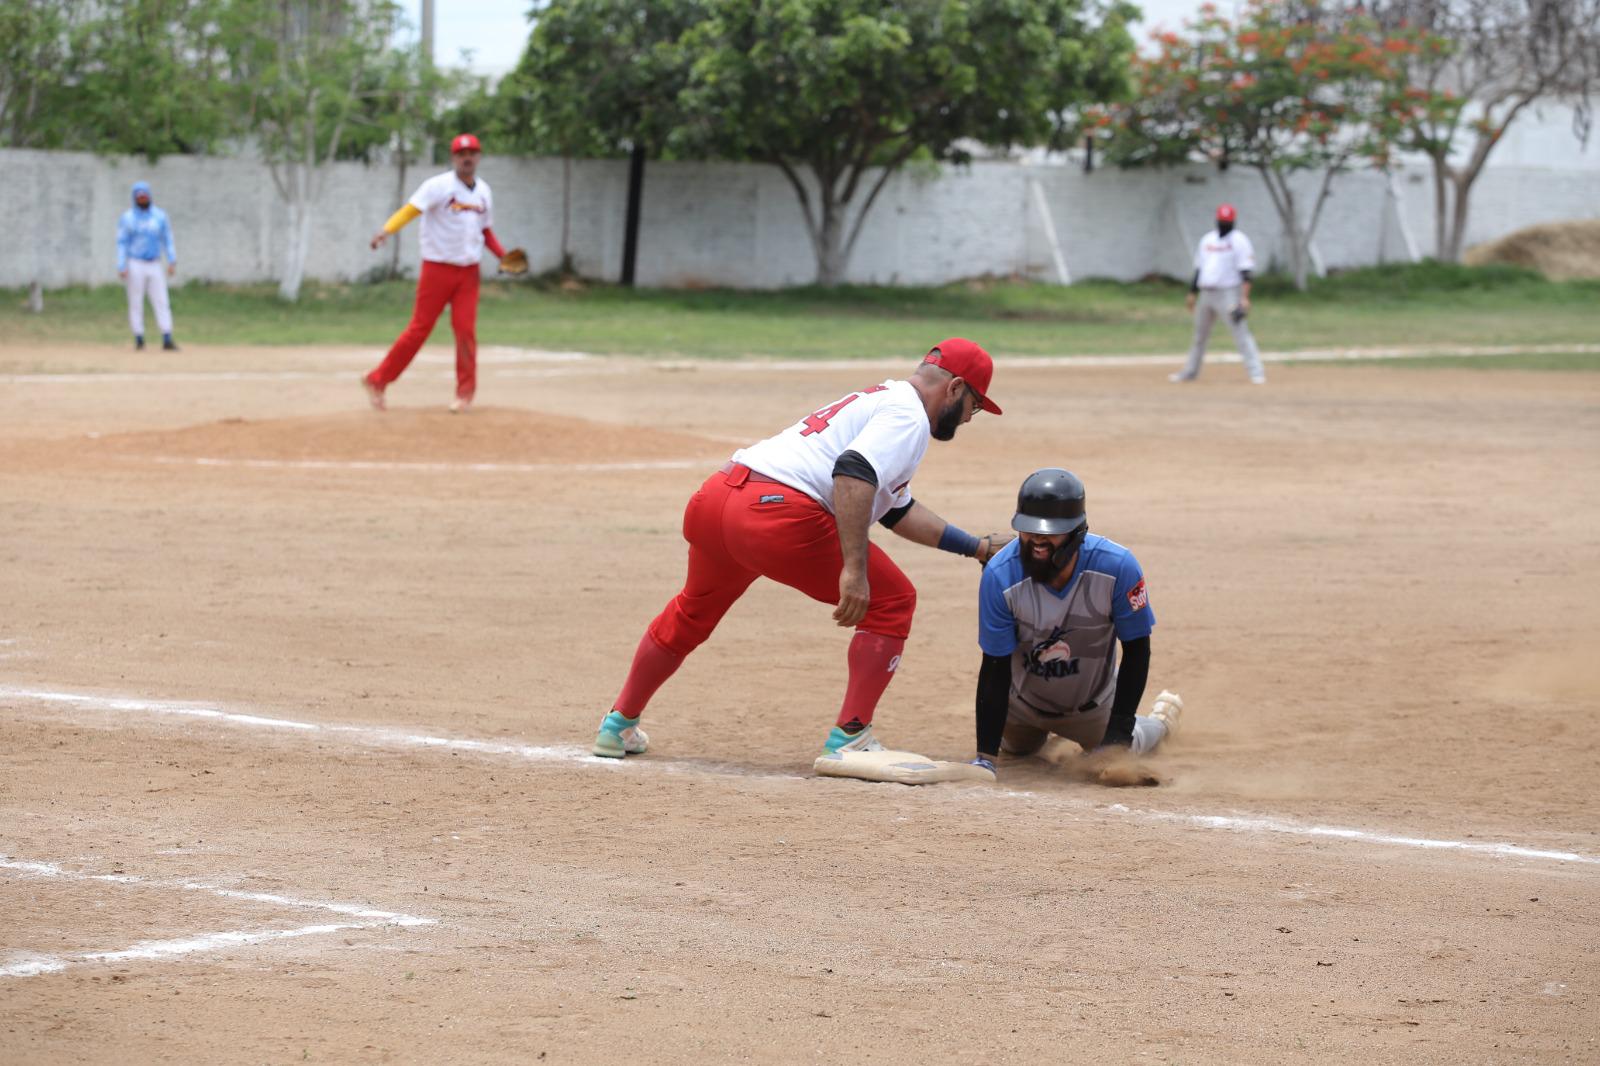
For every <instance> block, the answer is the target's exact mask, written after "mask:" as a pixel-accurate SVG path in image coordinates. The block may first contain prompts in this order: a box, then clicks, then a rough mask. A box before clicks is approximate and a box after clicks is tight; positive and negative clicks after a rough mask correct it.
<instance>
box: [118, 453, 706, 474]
mask: <svg viewBox="0 0 1600 1066" xmlns="http://www.w3.org/2000/svg"><path fill="white" fill-rule="evenodd" d="M117 458H119V459H121V460H123V461H124V462H141V461H142V462H149V463H160V464H163V465H166V466H216V467H247V468H250V469H254V470H414V471H424V472H429V473H432V472H435V471H437V472H443V473H451V474H459V473H463V472H468V473H475V474H548V473H567V472H569V471H576V472H580V473H598V474H605V473H618V472H624V471H630V470H688V469H691V468H694V467H700V466H706V465H708V464H712V463H715V462H716V461H717V460H715V459H660V460H641V461H638V462H622V463H428V462H405V461H398V460H395V461H391V460H367V459H349V460H339V459H221V458H214V457H211V456H194V457H186V456H180V455H150V456H140V455H121V456H118V457H117Z"/></svg>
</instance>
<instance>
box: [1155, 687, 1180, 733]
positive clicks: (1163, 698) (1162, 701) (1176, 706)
mask: <svg viewBox="0 0 1600 1066" xmlns="http://www.w3.org/2000/svg"><path fill="white" fill-rule="evenodd" d="M1150 717H1151V718H1154V719H1156V720H1158V721H1160V722H1162V723H1163V724H1165V725H1166V727H1167V736H1168V737H1172V736H1175V735H1176V734H1177V732H1178V720H1179V719H1180V718H1182V717H1183V699H1182V698H1181V697H1180V696H1179V695H1178V694H1177V693H1176V692H1168V691H1167V690H1166V689H1162V690H1161V695H1159V696H1157V697H1156V703H1155V706H1154V707H1152V708H1150Z"/></svg>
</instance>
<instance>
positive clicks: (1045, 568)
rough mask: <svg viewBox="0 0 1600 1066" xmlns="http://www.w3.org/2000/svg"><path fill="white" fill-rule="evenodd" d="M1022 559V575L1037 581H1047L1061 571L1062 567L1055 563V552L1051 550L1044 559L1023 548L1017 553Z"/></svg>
mask: <svg viewBox="0 0 1600 1066" xmlns="http://www.w3.org/2000/svg"><path fill="white" fill-rule="evenodd" d="M1017 557H1018V558H1019V559H1021V561H1022V575H1023V576H1024V577H1029V578H1032V579H1033V580H1035V581H1040V582H1045V581H1049V580H1051V579H1052V578H1054V577H1055V576H1056V575H1057V574H1059V573H1061V567H1059V566H1057V565H1056V564H1055V552H1051V553H1050V554H1049V555H1047V556H1045V557H1044V558H1043V559H1039V558H1036V557H1035V556H1034V554H1033V552H1031V551H1028V550H1026V549H1023V550H1022V551H1021V552H1018V553H1017Z"/></svg>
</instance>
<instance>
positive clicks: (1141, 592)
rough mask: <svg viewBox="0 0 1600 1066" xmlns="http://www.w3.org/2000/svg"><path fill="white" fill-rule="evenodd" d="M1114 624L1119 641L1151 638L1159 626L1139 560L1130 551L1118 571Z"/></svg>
mask: <svg viewBox="0 0 1600 1066" xmlns="http://www.w3.org/2000/svg"><path fill="white" fill-rule="evenodd" d="M1111 624H1112V626H1113V627H1114V628H1115V629H1116V631H1117V639H1118V640H1138V639H1139V638H1141V637H1148V636H1149V635H1150V631H1151V630H1152V629H1154V628H1155V627H1156V613H1155V611H1153V610H1151V609H1150V590H1149V588H1147V587H1146V586H1145V583H1144V571H1143V570H1142V569H1140V567H1139V560H1137V559H1135V558H1134V557H1133V553H1132V552H1128V553H1127V554H1125V555H1124V556H1123V557H1122V562H1121V563H1120V564H1119V565H1118V568H1117V584H1116V591H1115V592H1114V593H1113V594H1112V596H1111Z"/></svg>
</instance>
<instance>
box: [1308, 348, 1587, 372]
mask: <svg viewBox="0 0 1600 1066" xmlns="http://www.w3.org/2000/svg"><path fill="white" fill-rule="evenodd" d="M1354 361H1355V362H1359V363H1361V364H1362V365H1363V366H1371V365H1373V363H1382V365H1384V366H1387V367H1393V368H1394V369H1396V370H1430V369H1433V370H1440V369H1443V370H1566V371H1573V370H1577V371H1588V372H1590V373H1594V372H1596V371H1600V352H1530V353H1528V354H1527V355H1430V356H1424V357H1421V358H1417V359H1384V360H1354ZM1333 362H1334V361H1333V360H1330V361H1328V362H1322V361H1320V360H1319V361H1316V362H1313V363H1309V364H1305V363H1303V364H1300V365H1302V366H1305V365H1312V366H1329V365H1331V364H1332V363H1333ZM1337 362H1339V363H1340V364H1342V365H1345V366H1348V365H1349V364H1350V363H1351V362H1352V360H1348V359H1344V360H1337Z"/></svg>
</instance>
